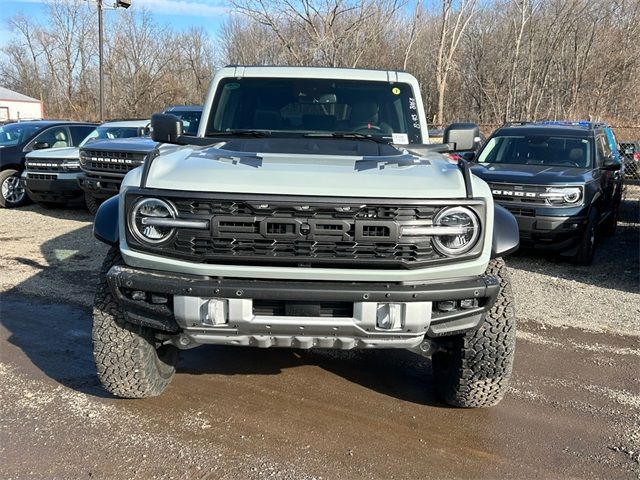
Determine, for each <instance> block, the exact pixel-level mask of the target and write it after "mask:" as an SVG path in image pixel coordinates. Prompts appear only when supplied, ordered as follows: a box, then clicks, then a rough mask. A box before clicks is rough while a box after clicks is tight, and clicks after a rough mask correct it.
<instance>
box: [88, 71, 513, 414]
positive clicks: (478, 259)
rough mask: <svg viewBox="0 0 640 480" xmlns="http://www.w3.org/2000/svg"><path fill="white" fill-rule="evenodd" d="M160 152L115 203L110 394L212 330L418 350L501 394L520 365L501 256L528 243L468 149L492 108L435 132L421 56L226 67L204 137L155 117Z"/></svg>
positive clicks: (482, 395) (166, 372) (249, 337)
mask: <svg viewBox="0 0 640 480" xmlns="http://www.w3.org/2000/svg"><path fill="white" fill-rule="evenodd" d="M152 127H153V139H154V140H156V141H158V142H164V143H165V144H166V143H171V144H174V145H180V147H177V148H176V150H174V151H171V152H167V151H166V150H164V151H160V150H157V151H155V152H152V153H151V154H150V155H149V157H148V159H147V161H146V162H145V164H144V166H142V167H139V168H136V169H134V170H132V171H131V172H129V173H128V174H127V176H126V177H125V179H124V181H123V183H122V187H121V189H120V193H119V195H118V196H117V197H113V198H111V199H109V200H107V201H106V202H105V203H104V204H103V205H102V206H101V207H100V209H99V210H98V214H97V216H96V221H95V226H94V233H95V235H96V237H97V238H98V239H100V240H102V241H104V242H106V243H108V244H110V245H112V249H111V250H110V252H109V254H108V255H107V258H106V259H105V262H104V265H103V269H102V272H101V279H100V282H99V285H98V287H97V292H96V298H95V305H94V315H93V318H94V325H93V342H94V357H95V362H96V366H97V370H98V376H99V378H100V380H101V381H102V383H103V385H104V386H105V387H106V388H107V390H109V391H110V392H111V393H113V394H115V395H118V396H121V397H129V398H140V397H148V396H153V395H158V394H160V393H161V392H162V391H163V390H164V389H165V387H166V386H167V385H168V383H169V382H170V380H171V378H172V376H173V375H174V372H175V365H176V362H177V357H178V355H177V353H178V350H179V349H186V348H191V347H194V346H197V345H200V344H218V345H237V346H254V347H292V348H314V347H317V348H334V349H353V348H381V349H383V348H407V349H411V350H414V351H415V352H416V353H418V354H421V355H426V356H431V357H432V364H433V371H434V376H435V380H436V384H437V388H438V391H439V392H440V394H441V396H442V398H443V399H444V400H445V401H446V402H448V403H449V404H452V405H457V406H463V407H484V406H490V405H495V404H496V403H498V402H499V401H500V399H501V398H502V397H503V395H504V393H505V391H506V388H507V383H508V381H509V377H510V375H511V369H512V362H513V355H514V348H515V317H514V309H513V298H512V293H511V286H510V284H509V275H508V272H507V271H506V268H505V265H504V262H503V260H502V258H501V257H502V256H503V255H505V254H507V253H509V252H511V251H513V250H515V249H516V248H517V246H518V228H517V224H516V222H515V219H514V218H513V216H512V215H511V214H510V213H508V212H507V211H506V210H505V209H503V208H502V207H499V206H495V205H494V203H493V198H492V195H491V191H490V189H489V187H488V186H487V184H486V183H484V182H483V181H482V180H480V179H479V178H477V177H475V176H473V175H471V173H470V171H469V168H468V166H467V164H466V162H464V161H460V162H459V163H458V164H455V163H452V162H451V161H449V160H448V158H446V157H445V156H444V155H441V154H440V153H437V152H438V151H444V150H450V151H461V152H464V151H470V150H473V149H474V148H475V147H476V144H477V141H478V139H479V131H478V128H477V126H475V125H472V124H459V125H454V126H451V127H450V128H449V129H447V131H446V132H445V139H444V140H445V144H444V145H437V146H434V145H425V143H427V141H428V137H427V125H426V117H425V113H424V111H423V107H422V99H421V96H420V91H419V88H418V83H417V81H416V79H415V78H414V77H412V76H411V75H409V74H407V73H404V72H393V71H373V70H352V69H322V68H284V67H239V66H235V67H226V68H223V69H221V70H220V71H219V72H217V74H216V76H215V77H214V80H213V83H212V86H211V89H210V91H209V94H208V97H207V100H206V102H205V106H204V111H203V115H202V121H201V123H200V126H199V130H198V134H197V136H186V135H183V132H182V123H181V122H180V120H179V119H178V118H176V117H175V116H173V115H170V114H158V115H154V116H153V119H152Z"/></svg>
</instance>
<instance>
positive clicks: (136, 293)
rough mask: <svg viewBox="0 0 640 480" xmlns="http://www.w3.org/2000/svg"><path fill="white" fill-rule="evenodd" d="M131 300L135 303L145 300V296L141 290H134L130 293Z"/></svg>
mask: <svg viewBox="0 0 640 480" xmlns="http://www.w3.org/2000/svg"><path fill="white" fill-rule="evenodd" d="M131 299H132V300H136V301H140V300H146V299H147V294H146V293H145V292H143V291H142V290H134V291H133V292H131Z"/></svg>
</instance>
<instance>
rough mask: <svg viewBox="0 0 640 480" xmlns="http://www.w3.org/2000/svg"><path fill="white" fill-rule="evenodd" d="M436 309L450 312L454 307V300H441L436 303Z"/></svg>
mask: <svg viewBox="0 0 640 480" xmlns="http://www.w3.org/2000/svg"><path fill="white" fill-rule="evenodd" d="M436 306H437V307H438V310H440V311H441V312H451V311H453V310H455V309H456V301H455V300H443V301H441V302H438V303H436Z"/></svg>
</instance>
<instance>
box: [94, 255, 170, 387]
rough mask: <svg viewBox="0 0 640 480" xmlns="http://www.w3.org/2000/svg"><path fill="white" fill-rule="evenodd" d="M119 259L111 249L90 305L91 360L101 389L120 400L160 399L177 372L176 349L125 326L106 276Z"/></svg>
mask: <svg viewBox="0 0 640 480" xmlns="http://www.w3.org/2000/svg"><path fill="white" fill-rule="evenodd" d="M121 264H123V262H122V257H121V256H120V252H119V250H118V249H116V248H112V249H111V250H110V251H109V253H108V254H107V257H106V258H105V260H104V263H103V265H102V270H101V272H100V279H99V282H98V286H97V289H96V296H95V300H94V304H93V331H92V337H93V358H94V361H95V364H96V370H97V373H98V378H99V379H100V382H101V383H102V385H103V386H104V388H105V389H106V390H107V391H109V392H110V393H112V394H113V395H116V396H118V397H123V398H147V397H154V396H157V395H160V394H161V393H162V392H163V391H164V389H165V388H166V387H167V385H169V383H170V382H171V379H172V378H173V375H174V373H175V371H176V364H177V362H178V349H177V348H176V347H175V346H173V345H166V344H162V343H161V342H159V341H158V339H157V338H156V331H155V330H153V329H151V328H148V327H143V326H140V325H135V324H132V323H130V322H128V321H127V320H126V318H125V315H124V312H123V311H122V308H121V307H120V305H119V304H118V302H117V301H116V300H115V298H114V297H113V295H112V293H111V289H110V288H109V285H108V283H107V279H106V275H107V272H108V271H109V269H110V268H111V267H112V266H113V265H121Z"/></svg>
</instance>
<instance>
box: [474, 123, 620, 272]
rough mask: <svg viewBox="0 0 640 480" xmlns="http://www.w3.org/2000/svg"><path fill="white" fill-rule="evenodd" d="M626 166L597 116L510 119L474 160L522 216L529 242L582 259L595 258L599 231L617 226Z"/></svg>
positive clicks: (524, 240) (499, 196) (497, 195)
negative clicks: (582, 119)
mask: <svg viewBox="0 0 640 480" xmlns="http://www.w3.org/2000/svg"><path fill="white" fill-rule="evenodd" d="M620 169H621V165H620V163H619V162H618V161H617V160H616V157H615V155H614V152H613V151H612V149H611V146H610V142H609V138H608V134H607V131H606V126H605V125H603V124H598V123H589V122H518V123H510V124H506V125H504V126H502V127H501V128H499V129H497V130H496V131H495V132H494V133H493V135H492V136H491V137H490V138H489V140H488V141H487V143H486V144H485V146H484V148H483V149H482V150H481V151H480V153H479V154H478V156H477V158H476V159H475V163H474V165H473V167H472V170H473V172H474V173H475V174H476V175H478V176H479V177H480V178H483V179H484V180H485V181H486V182H487V183H488V184H489V186H490V187H491V190H492V193H493V196H494V199H495V200H496V201H497V202H498V203H499V204H500V205H503V206H504V207H505V208H507V209H508V210H509V211H510V212H511V213H513V214H514V216H515V217H516V219H517V220H518V225H519V227H520V241H521V245H522V246H523V247H530V248H535V249H544V250H548V251H553V252H557V253H560V254H561V255H564V256H568V257H570V258H571V259H572V260H573V261H574V262H575V263H578V264H581V265H589V264H590V263H591V262H592V260H593V254H594V251H595V248H596V237H597V233H598V231H602V232H604V233H606V234H610V235H612V234H613V233H614V232H615V229H616V225H617V219H618V209H619V206H620V201H621V197H622V176H621V174H620ZM598 227H601V228H600V229H599V228H598Z"/></svg>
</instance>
